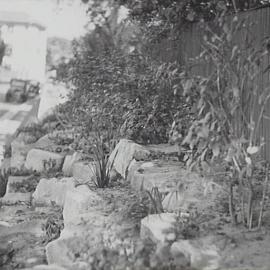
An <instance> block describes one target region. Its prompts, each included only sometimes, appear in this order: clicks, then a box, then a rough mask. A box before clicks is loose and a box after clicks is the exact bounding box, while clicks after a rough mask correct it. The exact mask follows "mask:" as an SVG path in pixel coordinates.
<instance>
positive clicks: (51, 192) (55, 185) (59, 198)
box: [33, 177, 75, 206]
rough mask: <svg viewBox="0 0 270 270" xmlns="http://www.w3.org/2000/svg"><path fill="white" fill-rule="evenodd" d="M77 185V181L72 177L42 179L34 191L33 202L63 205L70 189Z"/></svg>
mask: <svg viewBox="0 0 270 270" xmlns="http://www.w3.org/2000/svg"><path fill="white" fill-rule="evenodd" d="M74 187H75V182H74V179H73V178H72V177H70V178H62V179H57V178H51V179H41V180H40V181H39V184H38V185H37V188H36V190H35V192H34V193H33V204H36V205H48V206H50V205H51V204H52V203H55V204H56V205H59V206H63V205H64V202H65V198H66V193H67V192H68V190H72V189H73V188H74Z"/></svg>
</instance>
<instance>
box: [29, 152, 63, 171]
mask: <svg viewBox="0 0 270 270" xmlns="http://www.w3.org/2000/svg"><path fill="white" fill-rule="evenodd" d="M46 161H47V162H50V161H52V162H55V166H54V169H56V170H60V169H61V167H62V164H63V161H64V157H63V156H62V155H59V154H57V153H53V152H48V151H44V150H40V149H31V150H30V151H29V152H28V154H27V157H26V162H25V167H26V168H27V169H32V170H36V171H38V172H42V171H44V170H45V167H44V162H46Z"/></svg>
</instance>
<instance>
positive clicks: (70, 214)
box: [63, 185, 103, 226]
mask: <svg viewBox="0 0 270 270" xmlns="http://www.w3.org/2000/svg"><path fill="white" fill-rule="evenodd" d="M102 201H103V200H102V198H101V197H100V196H98V195H97V194H96V193H95V192H93V191H91V190H90V189H89V187H87V186H86V185H81V186H78V187H77V188H75V189H72V190H69V191H68V192H67V194H66V199H65V204H64V209H63V217H64V223H65V226H69V225H78V224H81V223H85V222H86V221H89V220H91V219H92V218H93V215H92V213H90V212H89V210H90V209H92V208H93V206H96V205H99V204H101V203H102Z"/></svg>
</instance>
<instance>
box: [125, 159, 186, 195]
mask: <svg viewBox="0 0 270 270" xmlns="http://www.w3.org/2000/svg"><path fill="white" fill-rule="evenodd" d="M184 175H185V171H184V170H183V169H182V168H181V167H180V165H179V163H178V162H165V161H164V162H163V161H160V162H159V161H158V162H157V161H155V162H146V163H143V164H140V166H137V167H136V168H135V170H134V169H133V171H132V172H130V173H129V175H128V180H129V181H130V183H131V186H132V187H133V188H135V189H137V190H142V189H144V190H151V189H152V188H153V187H157V188H158V189H159V191H160V192H162V193H166V192H169V191H171V190H173V189H175V187H176V185H177V184H178V183H179V181H184V180H185V179H184Z"/></svg>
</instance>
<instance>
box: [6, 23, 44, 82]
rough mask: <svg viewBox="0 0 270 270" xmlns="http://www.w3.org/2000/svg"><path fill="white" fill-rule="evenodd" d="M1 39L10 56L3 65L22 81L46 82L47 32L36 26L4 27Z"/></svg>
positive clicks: (7, 56)
mask: <svg viewBox="0 0 270 270" xmlns="http://www.w3.org/2000/svg"><path fill="white" fill-rule="evenodd" d="M1 37H2V39H3V40H4V42H5V43H6V45H7V46H8V48H10V49H7V51H10V54H8V55H6V56H5V57H4V59H3V65H4V66H6V67H7V68H10V69H11V71H12V72H13V73H14V74H16V75H15V76H16V77H17V78H20V79H27V80H38V81H41V82H44V80H45V70H46V50H47V37H46V31H44V30H40V29H39V28H37V27H35V26H27V25H9V26H8V25H2V26H1Z"/></svg>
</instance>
